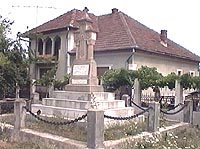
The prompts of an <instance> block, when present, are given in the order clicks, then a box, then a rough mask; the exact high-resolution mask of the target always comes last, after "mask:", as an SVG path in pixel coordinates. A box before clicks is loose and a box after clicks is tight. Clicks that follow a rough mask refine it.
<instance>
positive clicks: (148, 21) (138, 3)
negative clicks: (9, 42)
mask: <svg viewBox="0 0 200 149" xmlns="http://www.w3.org/2000/svg"><path fill="white" fill-rule="evenodd" d="M199 6H200V1H199V0H1V3H0V15H2V16H3V17H4V18H5V17H8V18H9V19H11V20H14V21H15V23H14V25H13V28H12V31H13V37H14V35H16V33H17V32H22V33H23V32H25V31H27V26H28V29H32V28H34V27H36V26H38V25H41V24H42V23H45V22H47V21H49V20H51V19H53V18H55V17H57V16H59V15H62V14H63V13H65V12H68V11H70V10H72V9H74V8H76V9H79V10H83V8H84V7H88V8H89V12H90V13H93V14H95V15H103V14H108V13H111V9H112V8H118V9H119V11H122V12H124V13H125V14H127V15H128V16H130V17H132V18H134V19H136V20H137V21H139V22H140V23H142V24H144V25H146V26H148V27H149V28H151V29H153V30H155V31H157V32H159V33H160V30H162V29H166V30H167V31H168V32H167V33H168V38H170V39H171V40H173V41H174V42H176V43H178V44H180V45H181V46H183V47H185V48H187V49H188V50H190V51H192V52H193V53H195V54H197V55H199V56H200V37H199V35H200V8H199Z"/></svg>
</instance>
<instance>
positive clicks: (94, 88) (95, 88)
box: [65, 84, 104, 92]
mask: <svg viewBox="0 0 200 149" xmlns="http://www.w3.org/2000/svg"><path fill="white" fill-rule="evenodd" d="M65 90H66V91H77V92H103V90H104V89H103V87H102V86H101V85H73V84H70V85H66V86H65Z"/></svg>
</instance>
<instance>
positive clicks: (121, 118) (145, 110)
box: [104, 107, 152, 120]
mask: <svg viewBox="0 0 200 149" xmlns="http://www.w3.org/2000/svg"><path fill="white" fill-rule="evenodd" d="M151 108H152V107H149V108H147V109H144V111H142V112H139V113H137V114H135V115H132V116H128V117H114V116H108V115H105V114H104V117H105V118H108V119H113V120H130V119H133V118H136V117H138V116H140V115H142V114H144V113H145V112H148V111H149V109H151Z"/></svg>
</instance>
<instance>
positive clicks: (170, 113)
mask: <svg viewBox="0 0 200 149" xmlns="http://www.w3.org/2000/svg"><path fill="white" fill-rule="evenodd" d="M186 106H187V104H184V105H183V107H181V108H180V109H179V110H177V111H175V112H168V111H164V110H162V109H160V112H162V113H164V114H167V115H174V114H177V113H179V112H181V111H182V110H183V109H184V108H185V107H186Z"/></svg>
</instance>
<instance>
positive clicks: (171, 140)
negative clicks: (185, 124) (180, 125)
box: [122, 127, 200, 149]
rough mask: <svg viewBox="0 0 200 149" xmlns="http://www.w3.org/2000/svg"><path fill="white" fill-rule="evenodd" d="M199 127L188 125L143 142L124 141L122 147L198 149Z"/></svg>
mask: <svg viewBox="0 0 200 149" xmlns="http://www.w3.org/2000/svg"><path fill="white" fill-rule="evenodd" d="M199 140H200V129H199V128H194V127H190V128H187V129H185V130H182V131H179V132H177V133H166V134H165V135H164V136H163V137H161V138H160V137H158V136H152V137H150V138H148V139H145V140H144V141H143V142H126V143H125V144H124V145H123V147H122V148H123V149H144V148H146V149H200V142H199Z"/></svg>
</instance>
